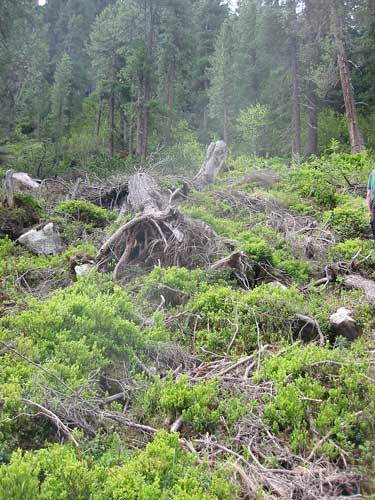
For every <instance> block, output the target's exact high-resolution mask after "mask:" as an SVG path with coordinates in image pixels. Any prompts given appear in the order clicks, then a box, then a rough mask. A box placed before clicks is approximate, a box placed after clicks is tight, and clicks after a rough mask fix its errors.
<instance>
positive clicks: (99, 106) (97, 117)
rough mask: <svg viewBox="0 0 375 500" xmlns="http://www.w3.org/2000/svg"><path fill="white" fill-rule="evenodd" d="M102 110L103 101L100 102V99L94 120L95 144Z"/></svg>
mask: <svg viewBox="0 0 375 500" xmlns="http://www.w3.org/2000/svg"><path fill="white" fill-rule="evenodd" d="M102 108H103V101H102V98H100V99H99V103H98V109H97V112H96V120H95V139H96V142H98V139H99V133H100V125H101V122H102Z"/></svg>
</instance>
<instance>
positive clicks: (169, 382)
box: [135, 375, 247, 433]
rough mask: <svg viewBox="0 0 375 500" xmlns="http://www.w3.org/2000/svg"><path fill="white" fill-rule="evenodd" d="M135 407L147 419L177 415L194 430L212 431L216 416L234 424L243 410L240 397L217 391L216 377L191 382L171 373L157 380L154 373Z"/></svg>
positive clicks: (243, 405)
mask: <svg viewBox="0 0 375 500" xmlns="http://www.w3.org/2000/svg"><path fill="white" fill-rule="evenodd" d="M135 410H137V411H141V412H142V413H143V418H145V419H146V420H147V421H148V422H151V423H153V422H158V421H159V420H160V419H161V418H162V417H169V418H172V419H176V418H177V417H179V416H180V415H182V416H183V418H184V424H185V425H187V426H189V427H190V428H191V429H192V430H193V431H194V432H198V433H202V432H214V431H215V429H216V428H217V426H218V424H219V422H220V417H221V416H222V417H224V418H225V420H226V422H227V425H228V426H229V427H234V426H235V424H236V423H237V422H238V419H239V418H240V416H241V415H242V414H243V413H244V412H246V411H247V406H246V405H245V404H244V403H243V401H242V400H241V397H236V396H233V394H229V393H222V392H220V381H219V379H210V380H207V381H202V382H197V383H192V382H190V381H189V379H188V377H187V376H186V375H182V376H181V377H180V378H179V379H178V380H174V379H173V377H172V376H171V375H168V377H167V378H166V379H163V380H161V379H160V378H159V377H156V378H155V379H154V381H153V382H152V384H150V385H149V386H148V387H147V389H146V390H145V391H144V392H143V393H141V394H139V395H138V400H137V403H136V405H135Z"/></svg>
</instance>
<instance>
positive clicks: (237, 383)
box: [0, 153, 375, 500]
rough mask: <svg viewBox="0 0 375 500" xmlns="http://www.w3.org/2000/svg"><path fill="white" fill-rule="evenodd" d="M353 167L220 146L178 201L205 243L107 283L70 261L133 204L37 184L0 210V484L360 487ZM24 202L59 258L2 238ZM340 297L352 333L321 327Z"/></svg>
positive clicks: (367, 412) (360, 264) (219, 490)
mask: <svg viewBox="0 0 375 500" xmlns="http://www.w3.org/2000/svg"><path fill="white" fill-rule="evenodd" d="M371 168H372V167H371V162H370V159H369V158H368V157H367V155H366V154H365V153H363V154H358V155H344V154H341V155H338V154H332V155H330V156H327V157H323V158H321V159H319V160H318V159H316V160H314V161H311V162H310V163H306V164H302V165H292V166H289V165H286V164H284V163H283V162H281V161H278V160H262V159H258V158H249V157H239V158H236V159H230V161H228V162H227V167H226V169H225V171H224V172H222V174H221V175H220V177H219V180H218V181H217V182H216V183H215V185H214V186H212V187H211V188H208V189H206V190H205V191H203V192H195V191H190V193H189V194H188V197H187V199H185V201H182V202H181V204H180V206H179V210H180V212H181V213H182V214H183V215H185V216H187V217H191V218H193V219H197V220H200V221H203V222H204V223H205V224H207V225H208V226H209V227H210V228H211V229H212V230H213V231H214V233H213V234H216V235H217V236H215V238H217V241H218V242H220V244H218V246H217V248H218V251H217V252H216V253H215V254H212V252H211V251H209V250H208V246H209V245H207V246H205V245H203V244H202V243H200V244H199V245H197V246H196V247H191V249H190V255H191V258H190V259H189V262H180V265H181V266H182V265H183V264H184V265H186V266H187V267H176V266H174V267H164V266H163V265H156V266H153V267H151V266H150V265H148V266H147V265H144V263H143V265H142V262H139V261H138V262H133V263H132V264H131V265H129V266H127V268H126V269H125V271H124V273H123V274H122V275H121V280H120V281H119V282H116V283H114V282H113V280H112V276H111V272H108V273H104V272H99V271H97V270H96V269H95V268H94V267H93V268H92V270H91V272H90V273H89V274H88V275H86V276H82V277H80V276H77V275H76V273H75V268H76V266H79V265H81V264H84V263H90V264H92V263H93V262H94V260H95V255H96V253H97V249H98V248H99V247H100V245H101V244H102V243H103V241H105V240H106V238H108V236H109V235H110V234H113V233H114V231H115V230H116V229H118V227H120V225H121V224H122V223H124V222H125V221H126V220H129V219H130V218H131V217H132V215H134V214H127V215H125V216H124V218H122V219H121V220H120V221H119V220H116V217H117V213H116V212H115V211H110V210H107V209H104V208H99V207H98V206H97V205H94V204H92V203H90V202H88V201H84V200H72V201H64V202H58V203H57V202H56V199H54V198H53V196H52V194H51V192H50V193H49V195H50V197H48V193H47V196H46V197H47V200H46V201H45V202H37V201H35V200H32V199H30V198H29V197H27V196H25V195H22V196H21V195H19V196H18V197H17V203H16V208H15V209H13V211H12V210H10V209H7V208H5V206H0V221H3V222H2V223H1V224H2V225H1V233H2V234H1V235H0V236H1V239H0V259H1V260H0V299H1V303H0V398H1V399H0V411H1V414H0V436H1V439H0V463H2V465H0V499H1V500H2V499H4V500H5V499H7V500H9V499H21V498H22V499H23V500H25V499H30V500H31V499H35V498H41V499H71V498H74V499H86V498H90V499H139V500H140V499H147V500H149V499H160V498H165V499H167V498H168V499H169V498H174V499H179V500H180V499H197V500H198V499H199V500H200V499H207V500H208V499H210V500H211V499H212V500H213V499H220V500H221V499H228V500H229V499H233V498H250V499H251V498H256V499H261V498H264V499H266V498H270V499H271V498H282V499H287V498H291V499H292V498H293V499H302V498H303V499H320V498H327V499H328V498H332V499H334V498H335V499H337V498H371V494H372V493H373V492H374V490H375V484H374V462H373V447H374V440H373V435H374V419H373V415H374V410H375V385H374V381H375V375H374V374H373V363H374V356H373V353H374V352H375V351H374V341H373V305H371V303H370V302H369V299H368V297H367V296H366V294H365V292H364V291H363V290H355V289H351V288H348V283H347V276H348V275H355V276H357V277H364V278H367V279H370V280H371V279H372V278H373V276H374V272H375V258H374V256H373V250H372V249H373V242H372V240H371V234H370V228H369V224H368V215H367V209H366V205H365V201H364V197H363V195H364V193H365V187H366V186H365V182H366V179H367V175H368V173H369V172H370V171H371ZM159 180H160V183H161V184H162V185H163V186H167V187H171V186H175V185H176V182H177V181H176V180H175V179H172V180H171V179H159ZM171 192H173V190H172V191H171ZM30 206H32V208H33V213H34V215H35V217H36V218H37V219H38V220H39V221H50V222H53V223H54V224H55V225H56V226H57V227H58V228H59V231H60V234H61V237H62V241H63V245H64V250H63V252H62V253H61V254H59V255H56V256H51V257H37V256H34V255H32V254H31V253H30V252H28V251H27V250H25V249H24V248H23V247H21V246H19V245H18V244H16V243H15V242H14V241H12V239H13V240H14V239H15V238H16V237H17V236H18V231H19V229H18V228H16V230H15V228H14V226H15V225H16V223H18V224H21V223H22V220H21V219H22V217H26V215H28V214H30V210H31V209H30ZM4 221H7V224H5V222H4ZM11 221H14V224H10V222H11ZM33 223H35V222H33ZM21 230H22V228H21ZM15 233H17V234H15ZM207 243H209V242H208V241H207ZM156 244H157V242H155V241H148V242H147V245H146V251H147V252H151V251H152V249H154V248H156V246H155V245H156ZM239 252H241V253H240V255H241V258H240V263H241V265H240V266H236V268H235V269H231V268H228V267H227V266H222V265H213V264H215V263H217V261H219V260H220V259H222V258H225V257H227V256H229V255H231V254H233V253H237V254H238V253H239ZM144 262H147V259H144ZM176 262H178V260H177V261H176ZM160 264H162V259H161V260H160ZM111 266H112V269H113V266H114V263H113V262H112V263H111V264H110V267H109V269H108V270H109V271H111ZM229 267H230V266H229ZM341 307H345V308H347V309H349V310H350V311H351V315H352V317H353V319H354V323H355V332H356V335H355V336H357V335H358V334H360V335H359V336H358V338H356V339H355V340H352V339H347V338H345V337H344V336H342V335H339V333H340V332H338V331H337V330H335V329H334V328H333V326H332V322H331V321H330V316H331V315H332V314H334V313H336V311H337V310H338V309H339V308H341ZM344 333H345V332H344ZM176 432H178V434H177V433H176Z"/></svg>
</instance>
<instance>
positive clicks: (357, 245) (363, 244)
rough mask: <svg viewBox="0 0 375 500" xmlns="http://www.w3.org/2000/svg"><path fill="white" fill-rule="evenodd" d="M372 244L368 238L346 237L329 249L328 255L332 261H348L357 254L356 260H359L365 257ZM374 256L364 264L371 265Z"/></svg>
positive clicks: (372, 246)
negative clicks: (346, 238)
mask: <svg viewBox="0 0 375 500" xmlns="http://www.w3.org/2000/svg"><path fill="white" fill-rule="evenodd" d="M373 248H374V244H373V242H372V241H369V240H361V239H360V238H354V239H348V240H346V241H344V242H342V243H337V244H336V245H334V246H333V247H332V248H331V249H330V251H329V257H330V259H331V260H332V261H333V262H339V261H344V262H350V261H351V260H353V259H354V257H355V256H357V259H356V260H361V259H363V258H364V257H367V256H368V255H369V254H370V252H371V250H372V249H373ZM373 265H374V258H371V259H369V260H367V261H366V266H373Z"/></svg>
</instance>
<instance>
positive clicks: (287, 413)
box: [257, 342, 375, 459]
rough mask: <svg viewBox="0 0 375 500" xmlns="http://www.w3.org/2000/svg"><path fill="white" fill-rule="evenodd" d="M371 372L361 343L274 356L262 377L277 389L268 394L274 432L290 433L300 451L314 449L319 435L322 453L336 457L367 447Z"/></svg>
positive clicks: (373, 399)
mask: <svg viewBox="0 0 375 500" xmlns="http://www.w3.org/2000/svg"><path fill="white" fill-rule="evenodd" d="M369 371H370V365H369V361H368V356H367V352H366V350H365V348H364V345H363V344H362V343H361V342H357V343H356V344H353V346H352V347H350V348H342V349H341V350H340V349H331V348H329V347H325V348H321V347H318V346H316V345H310V346H300V345H298V344H295V345H293V346H291V347H290V348H289V349H288V350H287V351H286V352H285V353H284V354H283V355H282V356H279V355H276V356H269V357H268V358H267V359H266V360H264V362H263V365H262V370H261V372H260V374H259V375H258V376H257V379H261V380H272V381H273V382H274V383H275V387H276V390H277V393H276V396H275V397H272V398H268V397H267V398H266V406H265V409H264V418H265V421H266V423H267V424H268V425H270V427H271V429H272V431H273V432H276V433H278V432H283V433H284V434H285V433H286V434H288V436H289V438H290V442H291V446H292V448H293V449H294V450H296V451H300V452H301V451H305V453H309V452H310V451H311V449H312V448H313V447H314V445H315V442H316V440H317V441H319V440H320V439H322V443H321V445H320V446H319V447H318V449H317V453H318V454H325V455H328V456H331V457H336V456H337V455H339V454H340V450H341V449H343V450H344V451H345V453H350V454H351V453H352V452H353V451H354V449H357V448H358V447H359V446H364V447H366V446H368V444H369V440H370V439H371V436H372V433H373V431H374V423H373V418H372V414H373V411H374V409H375V389H374V385H373V383H372V379H371V378H369ZM314 433H315V435H316V434H317V436H316V437H315V438H314ZM327 436H328V437H327ZM323 438H324V439H323ZM353 459H354V456H353Z"/></svg>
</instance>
